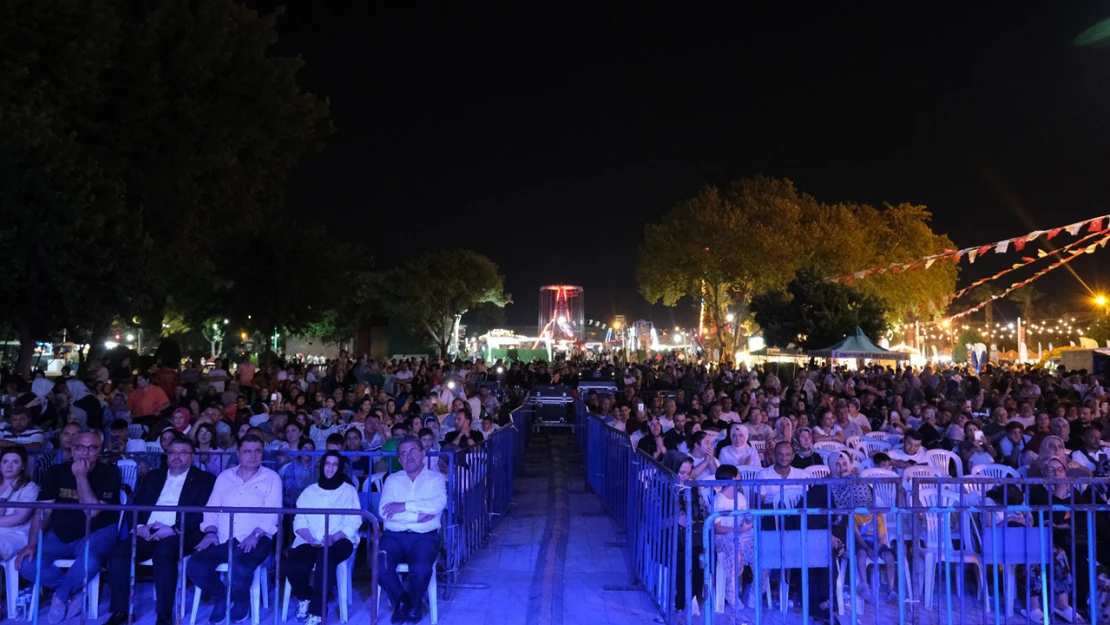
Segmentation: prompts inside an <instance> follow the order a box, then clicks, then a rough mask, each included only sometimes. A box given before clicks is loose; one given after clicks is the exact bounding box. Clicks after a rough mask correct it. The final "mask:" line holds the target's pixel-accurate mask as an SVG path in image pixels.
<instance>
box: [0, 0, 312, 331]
mask: <svg viewBox="0 0 1110 625" xmlns="http://www.w3.org/2000/svg"><path fill="white" fill-rule="evenodd" d="M276 19H277V15H269V16H265V17H263V16H259V15H258V13H256V12H254V11H252V10H250V9H248V8H246V7H245V6H243V5H241V4H239V3H237V2H234V1H233V0H199V1H197V2H179V1H172V0H166V1H162V2H153V3H133V2H127V1H125V0H89V1H88V2H66V1H64V0H13V1H12V2H5V3H2V4H0V48H2V49H3V50H4V61H3V71H2V72H0V133H2V134H3V136H4V141H3V142H2V145H0V210H2V211H3V213H4V216H5V220H4V223H3V224H2V225H0V258H3V259H4V260H3V261H0V262H3V263H4V266H2V267H0V271H4V275H5V281H4V285H3V287H2V288H3V294H4V295H5V297H4V298H3V299H4V301H5V304H4V305H3V307H2V308H0V314H3V316H4V318H5V320H6V321H8V322H10V323H12V324H13V325H14V326H16V327H17V329H18V330H19V334H20V339H21V341H23V342H24V343H25V344H27V343H29V342H31V340H32V339H35V338H42V336H43V334H45V333H49V332H51V331H56V330H59V329H61V328H62V327H67V328H69V329H70V331H71V333H75V332H76V331H77V330H78V329H82V328H83V329H84V330H85V336H86V337H87V338H88V339H90V340H91V342H92V343H93V345H94V346H99V345H101V344H102V342H103V341H102V338H103V335H104V333H106V331H107V328H108V326H109V325H110V323H111V321H112V319H113V317H115V316H119V317H123V318H131V317H132V316H138V317H140V318H142V319H143V320H144V321H145V322H147V323H153V324H157V323H158V322H159V321H160V320H161V319H162V318H163V314H162V313H163V311H164V309H165V307H166V302H167V300H169V299H170V298H171V297H173V298H176V300H177V301H178V303H179V305H180V304H181V303H183V302H189V301H203V300H204V299H205V296H206V295H208V294H211V293H213V292H216V293H218V292H220V291H223V292H227V291H228V290H229V289H231V287H232V286H235V287H236V288H238V287H239V286H242V282H238V283H237V282H236V279H237V276H234V275H230V274H229V272H230V271H231V270H233V269H235V266H234V265H233V263H231V262H229V258H228V257H231V260H236V255H235V254H227V251H228V250H229V249H232V250H234V249H236V248H237V247H241V246H245V245H247V244H249V242H251V240H252V238H253V237H261V236H266V235H267V234H268V233H269V232H270V231H269V230H268V228H271V227H272V226H273V224H274V223H275V222H277V221H279V220H280V219H281V217H282V216H281V213H280V211H279V209H280V206H281V201H282V196H283V191H284V188H285V180H286V178H287V177H288V175H289V173H290V171H291V170H292V169H293V168H294V167H295V166H296V164H297V162H298V160H299V159H300V158H301V157H302V156H303V155H304V154H306V153H308V152H312V151H315V150H318V149H320V148H321V147H322V145H323V140H324V138H325V137H326V136H327V135H328V134H329V133H330V132H331V131H332V127H331V123H330V121H329V119H328V105H327V102H325V101H323V100H321V99H319V98H317V97H316V96H313V95H312V94H309V93H306V92H304V91H303V90H302V89H301V88H300V87H299V86H298V84H297V82H296V74H297V71H298V70H299V69H300V67H301V65H302V62H301V60H300V59H296V58H284V57H279V56H275V55H273V54H272V53H271V52H270V48H271V46H272V45H273V44H274V42H275V41H276V38H277V36H276V29H275V20H276ZM286 226H287V227H288V224H286ZM272 280H273V286H274V292H276V291H277V290H278V287H279V285H282V284H283V285H284V286H285V287H286V288H291V289H292V290H297V289H299V288H300V287H301V286H302V285H299V284H298V285H293V284H290V282H288V281H281V282H279V280H281V276H278V275H277V274H273V277H272ZM310 285H311V282H309V283H306V284H305V286H310ZM260 290H266V289H264V288H262V289H260ZM206 291H208V293H206ZM206 312H207V311H200V310H189V309H185V310H182V311H181V314H182V315H184V316H185V317H186V318H188V319H189V320H190V321H192V322H194V323H196V322H200V321H202V320H203V319H205V318H206V317H207V316H208V315H207V314H206ZM283 321H284V320H283Z"/></svg>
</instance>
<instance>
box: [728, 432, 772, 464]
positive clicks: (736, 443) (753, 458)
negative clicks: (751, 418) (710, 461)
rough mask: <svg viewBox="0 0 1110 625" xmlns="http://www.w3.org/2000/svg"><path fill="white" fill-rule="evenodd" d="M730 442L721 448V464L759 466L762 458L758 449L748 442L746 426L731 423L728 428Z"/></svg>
mask: <svg viewBox="0 0 1110 625" xmlns="http://www.w3.org/2000/svg"><path fill="white" fill-rule="evenodd" d="M728 436H729V440H730V441H731V443H730V444H729V445H726V446H725V447H722V448H721V454H720V458H721V464H731V465H732V466H734V467H741V466H748V467H761V466H763V460H762V458H760V457H759V451H758V450H757V449H756V448H755V447H752V446H751V445H749V444H748V428H746V427H744V424H743V423H733V424H731V425H730V426H729V428H728Z"/></svg>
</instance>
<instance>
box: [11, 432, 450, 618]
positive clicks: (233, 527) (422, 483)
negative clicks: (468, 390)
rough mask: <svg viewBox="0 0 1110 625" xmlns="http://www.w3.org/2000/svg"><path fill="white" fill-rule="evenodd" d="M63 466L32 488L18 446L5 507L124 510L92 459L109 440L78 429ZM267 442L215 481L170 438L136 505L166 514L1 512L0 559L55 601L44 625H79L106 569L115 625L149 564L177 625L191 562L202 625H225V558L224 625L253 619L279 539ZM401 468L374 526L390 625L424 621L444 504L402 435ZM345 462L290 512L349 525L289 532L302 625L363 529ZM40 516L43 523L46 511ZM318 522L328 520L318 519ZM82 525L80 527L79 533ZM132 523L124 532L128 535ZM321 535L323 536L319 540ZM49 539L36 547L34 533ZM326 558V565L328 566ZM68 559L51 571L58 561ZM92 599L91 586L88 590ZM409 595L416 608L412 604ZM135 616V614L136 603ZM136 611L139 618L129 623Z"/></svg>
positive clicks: (117, 484)
mask: <svg viewBox="0 0 1110 625" xmlns="http://www.w3.org/2000/svg"><path fill="white" fill-rule="evenodd" d="M69 442H70V449H71V453H70V456H71V459H69V460H68V461H66V462H62V463H60V464H55V465H53V466H50V467H49V468H48V469H47V470H46V471H45V472H44V474H43V476H42V479H41V483H40V484H36V483H35V482H33V481H31V480H30V478H29V474H28V457H27V452H26V450H25V449H23V448H22V447H19V446H6V447H4V448H3V450H2V451H0V472H2V474H3V481H2V482H0V498H2V499H4V500H6V501H8V502H13V503H14V502H31V501H39V502H56V503H67V504H88V505H90V506H93V505H96V504H112V505H118V504H120V503H121V476H120V472H119V470H118V469H117V468H116V466H114V465H113V464H110V463H105V462H99V461H98V457H99V456H100V454H101V451H102V449H103V445H104V441H103V434H102V433H101V432H99V431H97V430H90V429H79V430H77V431H76V432H74V433H72V438H71V440H70V441H69ZM263 446H264V445H263V441H262V440H261V439H260V438H259V437H257V436H254V435H252V434H249V433H248V434H246V435H245V436H243V437H242V439H241V440H240V441H239V444H238V448H237V451H236V455H237V461H238V463H237V465H236V466H234V467H231V468H228V469H226V470H224V471H222V472H220V473H219V474H218V475H213V474H211V473H209V472H207V471H205V470H203V469H201V468H199V467H197V466H196V465H195V463H194V459H195V455H196V448H195V443H194V442H193V441H192V440H191V439H189V438H188V437H185V436H177V437H175V438H174V439H173V440H172V441H170V442H169V443H168V444H167V445H166V446H165V447H166V456H165V462H164V466H161V467H160V468H158V469H153V470H151V471H149V472H148V473H147V474H146V475H145V476H144V477H143V478H142V481H141V482H140V483H139V485H138V488H137V489H136V492H135V495H134V498H133V501H132V502H131V503H133V504H135V505H137V506H158V507H167V508H170V509H166V510H158V509H156V510H154V511H139V512H137V513H129V512H128V513H124V514H123V515H122V518H121V514H120V513H119V512H117V511H113V510H103V509H95V508H90V509H86V510H81V509H54V510H51V509H49V508H43V509H32V508H28V507H8V508H6V509H5V510H4V513H3V514H2V515H0V558H2V559H3V560H5V561H6V560H10V559H12V558H14V559H15V565H16V568H17V569H18V570H19V574H20V576H21V577H23V578H24V579H26V580H28V581H30V582H32V583H35V584H37V585H38V587H39V588H46V589H52V590H53V597H52V599H51V603H50V607H49V611H48V614H47V618H48V620H49V622H50V623H51V624H56V623H60V622H62V621H63V620H65V619H66V618H70V617H74V616H76V615H77V614H78V613H79V612H80V611H81V610H82V606H83V605H84V604H85V603H86V602H85V601H84V597H83V593H84V592H86V584H87V582H88V581H89V580H90V579H92V578H93V577H94V576H96V575H97V574H98V573H99V572H100V570H101V568H102V566H103V565H107V567H108V571H109V586H110V589H111V604H110V611H111V616H110V617H109V619H108V621H107V622H108V624H109V625H121V624H122V623H126V622H127V619H128V616H127V614H128V607H129V606H128V604H129V602H130V579H131V575H130V570H131V566H132V561H134V562H135V563H142V562H145V561H148V560H150V561H151V564H152V566H153V575H154V585H155V595H156V597H157V602H156V608H155V610H156V617H155V618H156V623H157V624H158V625H163V624H164V623H170V622H172V613H173V606H174V600H175V598H176V596H177V592H176V589H177V585H178V566H179V562H180V560H179V553H182V552H183V553H184V555H185V556H186V557H187V558H188V560H187V562H186V564H185V572H186V575H187V577H188V580H189V581H191V582H192V583H193V584H194V585H195V586H196V587H197V588H198V589H199V590H200V591H201V597H202V600H205V601H207V602H209V603H211V604H212V611H211V614H210V615H209V620H210V622H212V623H217V622H224V620H225V617H227V616H228V615H227V614H226V608H227V601H226V597H227V596H228V592H229V587H228V586H227V585H225V584H224V582H223V581H222V580H221V575H220V572H219V571H218V570H217V567H220V566H221V565H227V564H228V559H229V548H230V556H231V559H232V562H231V564H230V565H229V568H230V572H229V574H228V579H229V581H230V584H229V585H230V598H231V602H230V609H231V612H230V615H229V616H230V620H231V621H232V622H241V621H244V620H246V619H248V618H250V616H251V614H250V608H251V605H250V597H249V593H250V587H251V584H252V581H253V579H254V574H255V569H256V568H258V567H259V566H263V565H264V564H265V563H266V562H267V561H268V560H269V559H270V558H271V557H272V556H274V555H275V550H274V542H275V536H276V534H277V532H279V531H281V529H280V528H281V526H282V524H281V517H282V514H281V512H279V511H277V510H280V509H281V508H282V507H283V497H282V494H283V488H282V481H281V479H280V478H279V476H278V474H277V473H276V472H275V471H273V470H271V469H269V468H266V467H265V466H263V464H262V461H263ZM397 451H398V459H399V461H400V464H401V469H402V470H400V471H397V472H396V473H393V474H392V475H390V476H389V477H388V478H387V479H386V480H385V482H384V484H383V487H382V492H381V499H380V508H379V512H380V517H381V518H382V519H383V520H384V532H383V533H382V536H381V539H380V544H379V547H380V555H381V557H382V567H380V573H379V583H380V585H381V587H382V588H383V589H384V590H385V591H386V593H387V594H388V596H389V597H390V600H391V602H392V604H393V605H394V606H395V610H394V620H393V622H395V623H397V622H402V621H403V622H412V623H416V622H419V621H420V620H421V619H422V618H423V608H422V604H421V601H420V599H421V598H422V597H423V593H424V590H425V589H426V588H427V587H428V583H429V581H430V580H431V579H432V575H433V574H434V567H435V562H436V559H437V557H438V554H439V545H440V539H439V530H440V522H441V515H442V512H443V510H444V508H445V507H446V506H447V492H446V491H447V487H446V479H445V478H444V476H443V474H442V473H440V472H439V471H435V470H431V469H429V468H428V465H427V463H426V462H425V453H424V448H423V445H422V444H421V442H420V440H419V439H417V438H415V437H412V436H405V437H403V438H401V439H400V440H399V442H398V444H397ZM347 460H348V459H347V458H345V457H343V456H342V455H341V453H340V452H339V451H336V450H329V451H328V452H327V453H326V454H324V456H323V457H322V458H321V459H320V463H319V470H318V474H317V477H316V481H315V483H313V484H311V485H309V486H308V487H306V488H305V489H304V490H303V492H301V493H300V495H299V496H298V497H297V500H296V502H295V504H296V507H297V508H302V509H335V510H339V511H348V513H347V514H328V515H323V514H296V515H295V516H294V518H293V521H292V524H291V525H292V531H293V534H294V540H293V543H292V544H291V545H290V548H289V551H288V554H287V556H286V559H285V561H284V565H283V568H282V570H283V571H284V572H285V573H286V575H287V579H288V582H289V584H290V586H291V588H292V594H293V595H294V596H295V597H296V598H297V600H298V604H297V616H298V619H299V620H304V621H306V622H307V623H308V624H309V625H315V624H316V623H319V622H320V621H321V620H322V616H323V613H324V611H325V610H326V606H327V598H326V597H325V596H324V578H325V574H326V577H327V579H328V580H330V581H331V584H329V586H331V585H332V584H334V580H335V579H336V567H337V566H339V565H340V563H343V562H345V561H347V560H348V559H350V558H352V554H353V553H354V552H355V549H356V548H357V546H358V543H359V531H360V527H361V526H362V523H363V517H362V510H363V508H362V506H361V505H360V501H359V497H358V492H357V491H356V489H355V486H354V485H353V484H352V481H351V479H350V477H349V476H348V473H347V471H346V470H345V469H346V467H345V464H346V462H347ZM187 506H194V507H209V508H218V507H223V508H273V509H275V510H276V511H275V512H274V513H241V514H234V515H232V514H230V513H226V512H204V513H199V512H198V513H192V512H190V513H181V512H178V511H175V510H173V509H172V508H173V507H187ZM40 510H41V512H40ZM325 516H326V520H325ZM86 519H88V530H87V531H86ZM132 523H134V528H133V530H131V531H132V532H133V534H134V536H132V534H131V532H126V531H125V528H128V527H129V526H130V525H131V524H132ZM325 527H327V531H326V532H325ZM40 528H41V529H42V530H43V533H42V540H41V542H40V541H39V530H40ZM133 539H134V540H133ZM325 551H326V552H327V556H326V558H327V563H328V567H327V570H326V571H325V567H324V559H325V555H324V554H325ZM67 559H68V560H73V561H74V562H73V564H72V566H69V567H59V566H57V565H56V564H55V562H56V561H57V560H67ZM402 563H404V564H407V565H408V567H409V571H410V576H409V588H410V590H411V592H410V591H406V590H405V587H404V585H403V584H402V582H401V580H400V578H399V577H398V575H397V573H396V569H397V566H398V565H399V564H402ZM88 591H89V592H99V588H89V589H88ZM410 596H411V597H412V598H411V599H410ZM136 607H137V606H136ZM140 612H141V611H140V610H136V614H137V615H141V614H140Z"/></svg>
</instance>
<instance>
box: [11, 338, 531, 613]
mask: <svg viewBox="0 0 1110 625" xmlns="http://www.w3.org/2000/svg"><path fill="white" fill-rule="evenodd" d="M287 365H288V366H287ZM6 379H7V380H8V382H7V384H6V393H5V395H4V396H3V398H2V406H3V412H4V418H3V419H2V421H0V471H2V474H3V476H4V477H3V483H2V484H0V497H3V498H4V499H5V500H6V501H8V502H35V501H38V502H52V503H56V504H80V505H82V506H93V507H91V508H86V509H78V508H57V509H53V510H51V509H49V507H45V508H31V507H9V508H7V509H6V510H5V513H4V514H3V515H2V516H0V559H2V560H4V561H12V562H14V565H15V569H16V570H18V571H19V575H20V576H21V577H22V578H24V580H26V582H24V583H25V584H27V583H31V582H34V588H35V590H36V592H35V596H36V597H38V596H40V592H39V591H42V593H41V596H42V598H43V599H42V600H43V601H44V603H42V610H43V611H44V612H45V614H44V615H43V616H44V617H45V619H46V620H47V621H48V622H50V623H52V624H53V623H59V622H62V621H63V620H65V619H67V618H74V617H76V616H78V615H79V614H80V613H81V612H82V610H83V609H84V610H92V611H93V612H94V613H95V612H96V608H95V607H93V606H95V605H96V603H97V600H96V599H92V598H91V597H85V596H84V593H86V592H92V590H91V589H90V588H89V587H88V583H89V581H90V580H99V575H100V573H101V571H102V570H103V571H104V572H106V573H107V575H106V578H105V579H107V580H108V586H109V587H110V596H111V599H110V604H109V609H108V612H109V617H108V620H107V621H106V622H107V623H108V624H109V625H121V624H122V623H127V622H129V621H128V613H129V611H130V610H129V608H132V607H133V609H134V615H135V616H136V617H142V616H143V613H144V611H145V608H144V606H142V605H134V606H131V602H132V597H131V587H130V579H131V574H130V571H131V567H132V564H133V563H134V565H135V566H136V567H137V568H141V567H142V566H151V567H152V569H153V571H152V574H153V578H154V587H155V593H154V594H155V597H156V606H155V607H154V609H153V610H152V611H153V612H154V614H155V622H156V623H157V624H158V625H162V624H163V623H170V622H174V621H173V614H174V606H175V600H176V597H177V595H178V592H177V588H178V583H179V575H178V572H179V568H183V570H184V572H185V576H186V579H187V581H188V583H190V584H192V586H194V587H195V588H196V589H197V591H198V592H199V593H200V596H201V600H202V602H203V603H204V604H205V605H209V604H210V605H211V612H210V613H209V615H208V618H209V621H210V622H212V623H217V622H219V623H223V622H227V621H230V622H240V621H245V620H247V619H248V618H251V611H252V609H256V608H254V607H253V606H252V601H251V596H250V595H251V593H252V586H254V585H255V584H257V575H256V571H258V570H262V569H264V568H265V567H266V566H267V561H268V560H270V559H271V558H272V557H274V556H275V555H276V551H277V550H278V546H279V545H281V546H282V553H281V554H280V555H281V557H282V558H283V560H282V567H283V569H282V570H283V577H285V578H286V579H287V580H288V582H289V584H290V586H291V588H290V591H291V594H292V596H293V599H294V600H295V602H296V608H295V613H296V618H297V619H298V620H300V621H304V622H306V623H308V624H309V625H315V624H316V623H319V622H320V621H321V620H322V617H323V614H324V612H325V611H326V609H327V605H328V603H327V600H328V598H329V597H334V594H335V591H336V588H337V586H336V581H337V571H338V572H340V573H342V572H343V570H341V569H342V567H346V569H345V570H346V575H347V578H348V579H349V576H350V575H351V574H352V573H353V572H354V570H357V569H356V565H357V567H358V568H361V567H363V566H366V563H365V562H364V561H362V560H359V559H358V558H356V555H357V552H358V551H359V544H360V542H361V541H365V540H367V536H368V533H367V532H368V531H369V524H368V523H367V519H366V518H365V514H366V513H365V512H364V511H369V512H372V513H374V515H375V516H377V517H378V519H379V521H380V523H381V529H382V532H381V536H380V543H379V549H380V552H381V553H382V554H383V555H382V559H381V563H380V567H379V584H380V585H381V588H382V589H383V590H384V591H385V595H386V597H387V598H388V599H389V601H390V605H392V606H393V610H394V612H393V622H395V623H398V622H410V623H417V622H420V621H421V620H423V619H424V618H425V612H424V609H425V608H424V602H423V597H424V595H425V590H426V589H427V588H428V585H429V583H430V582H434V575H435V566H436V562H437V560H439V559H440V555H441V551H442V549H443V542H442V539H441V535H442V531H441V530H442V516H443V514H444V510H445V509H446V507H447V505H448V496H449V494H448V493H447V477H448V476H447V475H446V473H447V472H448V471H449V470H450V469H449V467H450V466H451V463H449V462H447V461H446V458H445V456H444V455H445V454H450V453H451V452H459V453H461V452H464V451H465V450H467V449H468V448H470V447H473V446H478V445H480V444H481V443H482V441H483V440H484V439H485V438H486V437H489V436H491V435H492V434H493V433H494V432H496V431H497V430H498V429H499V428H500V427H501V424H502V422H505V421H507V420H508V415H509V408H510V407H511V406H507V405H506V406H503V405H502V403H501V399H500V396H501V394H500V393H499V392H498V389H499V388H500V386H499V385H498V384H497V383H496V380H495V379H494V378H493V377H491V376H490V375H489V374H488V373H487V371H486V368H485V366H484V365H483V364H482V363H477V364H473V363H462V362H460V363H458V364H448V365H446V366H442V365H439V364H427V363H425V362H422V361H420V362H418V361H415V360H412V361H403V362H396V361H391V362H386V363H383V364H379V363H377V362H375V361H374V360H372V359H369V358H367V357H365V356H364V357H362V358H357V359H352V358H349V357H348V356H347V355H346V353H342V354H340V356H339V358H337V359H335V360H332V361H330V362H328V363H326V364H324V365H318V364H310V363H303V364H302V363H284V362H278V361H275V362H273V363H267V364H262V365H259V364H256V363H255V362H252V361H250V360H247V359H243V360H242V361H241V362H239V363H237V364H236V365H235V366H233V367H231V370H230V371H229V367H228V363H226V362H221V361H217V362H216V363H215V365H214V366H211V367H210V368H207V370H203V371H202V369H201V367H199V366H197V365H196V364H195V363H193V362H188V363H186V364H185V365H184V366H181V367H179V366H178V363H176V362H161V363H158V364H157V365H152V366H151V367H150V368H148V369H142V370H134V368H133V367H132V364H131V362H130V361H129V360H124V361H122V362H119V363H115V364H114V365H110V364H109V363H107V362H105V363H96V364H94V365H93V366H92V367H89V370H88V371H87V372H86V373H85V374H84V375H83V376H82V377H80V378H78V377H71V376H63V377H60V378H57V379H50V378H47V377H45V376H43V375H41V373H40V374H39V375H38V376H36V377H35V379H33V380H31V382H30V383H29V384H26V383H23V382H21V381H19V380H18V379H16V378H14V377H12V376H8V377H7V378H6ZM491 380H492V382H493V383H492V384H490V383H489V382H490V381H491ZM491 389H492V392H491ZM383 453H385V454H388V456H386V457H382V456H381V454H383ZM394 454H395V455H394ZM121 503H127V504H130V505H134V506H163V507H164V506H176V507H188V506H193V507H204V508H210V509H213V510H214V511H212V512H204V513H203V514H202V513H199V512H195V513H194V512H180V511H175V510H172V509H171V510H154V511H150V510H143V511H140V512H138V514H137V516H136V515H135V514H133V513H130V512H128V513H124V514H122V515H121V514H120V512H119V511H118V510H110V509H102V508H98V507H96V506H97V504H106V505H119V504H121ZM221 508H222V509H223V511H215V510H220V509H221ZM227 508H247V509H254V510H252V511H248V512H242V513H238V514H235V513H234V511H229V510H227ZM258 509H274V510H275V512H273V513H268V512H259V511H258ZM282 509H284V510H286V511H287V512H281V510H282ZM294 509H305V510H314V509H315V510H321V509H328V510H337V511H344V512H345V513H342V514H341V513H336V514H326V515H325V514H322V513H320V514H312V513H304V514H298V513H296V512H295V510H294ZM86 513H87V514H86ZM86 518H88V520H89V523H88V527H86ZM40 529H41V530H42V532H41V536H42V539H41V540H39V536H40ZM279 534H280V536H279ZM181 556H184V557H185V558H186V560H185V565H184V567H181V566H180V564H181V562H182V559H181ZM229 557H230V561H231V564H230V573H228V572H227V568H226V567H228V562H229ZM56 561H58V562H61V563H62V564H57V563H56ZM325 561H326V562H327V565H326V566H325ZM67 562H68V564H66V563H67ZM399 564H405V565H407V567H408V568H407V576H406V580H405V581H402V578H401V577H400V576H399V574H398V572H397V568H398V565H399ZM221 573H224V574H223V575H221ZM263 575H264V573H263ZM325 578H326V579H327V580H328V581H327V582H325ZM325 586H328V587H330V588H331V593H330V594H329V595H328V596H325V593H324V588H325ZM97 591H99V589H97ZM91 599H92V600H91ZM30 610H31V608H30V607H29V606H28V607H26V609H25V612H24V614H25V615H26V616H28V617H29V615H30ZM88 615H89V612H86V616H88ZM13 616H14V615H13ZM255 617H256V618H257V615H255Z"/></svg>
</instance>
